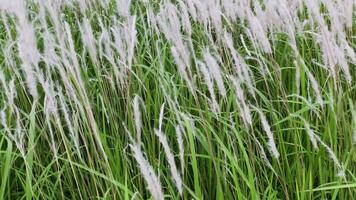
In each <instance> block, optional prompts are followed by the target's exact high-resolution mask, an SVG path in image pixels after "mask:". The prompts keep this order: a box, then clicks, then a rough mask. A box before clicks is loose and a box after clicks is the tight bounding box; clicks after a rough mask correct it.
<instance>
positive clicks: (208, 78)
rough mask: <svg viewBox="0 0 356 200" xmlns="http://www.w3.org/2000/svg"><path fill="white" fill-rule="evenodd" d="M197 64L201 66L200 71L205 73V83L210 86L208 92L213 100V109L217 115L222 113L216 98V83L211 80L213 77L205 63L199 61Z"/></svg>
mask: <svg viewBox="0 0 356 200" xmlns="http://www.w3.org/2000/svg"><path fill="white" fill-rule="evenodd" d="M197 64H198V66H199V69H200V71H201V72H202V73H203V77H204V80H205V83H206V85H207V86H208V91H209V93H210V100H211V109H212V110H213V111H214V112H216V113H220V108H219V104H218V103H217V101H216V97H215V92H214V83H213V81H212V80H211V75H210V73H209V71H208V69H207V67H206V65H205V63H203V62H200V61H198V62H197Z"/></svg>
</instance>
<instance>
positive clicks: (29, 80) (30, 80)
mask: <svg viewBox="0 0 356 200" xmlns="http://www.w3.org/2000/svg"><path fill="white" fill-rule="evenodd" d="M0 10H3V11H5V12H8V13H11V14H15V15H16V17H17V18H18V23H17V24H16V30H17V33H18V38H17V44H18V55H19V57H20V59H21V61H22V64H21V67H22V70H23V71H24V73H25V76H26V84H27V88H28V90H29V93H30V94H31V96H32V97H33V99H37V98H38V92H37V84H36V82H37V80H36V69H37V64H38V62H39V60H40V54H39V52H38V49H37V46H36V39H35V33H34V29H33V27H32V26H31V22H30V21H29V20H28V18H27V17H26V16H27V10H26V6H25V2H24V1H21V0H14V1H5V0H2V1H0Z"/></svg>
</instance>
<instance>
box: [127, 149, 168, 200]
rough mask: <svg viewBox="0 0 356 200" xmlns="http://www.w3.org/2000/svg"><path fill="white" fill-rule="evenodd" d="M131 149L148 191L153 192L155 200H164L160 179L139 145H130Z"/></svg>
mask: <svg viewBox="0 0 356 200" xmlns="http://www.w3.org/2000/svg"><path fill="white" fill-rule="evenodd" d="M130 147H131V150H132V151H133V153H134V157H135V159H136V162H137V163H138V165H139V168H140V170H141V173H142V175H143V177H144V179H145V180H146V182H147V187H148V190H149V191H150V192H151V195H152V197H153V199H155V200H163V199H164V197H163V192H162V187H161V183H160V181H159V178H158V176H157V175H156V173H155V172H154V170H153V168H152V166H151V165H150V164H149V162H148V161H147V160H146V159H145V157H144V156H143V153H142V152H141V149H140V146H139V145H138V144H137V143H133V144H130Z"/></svg>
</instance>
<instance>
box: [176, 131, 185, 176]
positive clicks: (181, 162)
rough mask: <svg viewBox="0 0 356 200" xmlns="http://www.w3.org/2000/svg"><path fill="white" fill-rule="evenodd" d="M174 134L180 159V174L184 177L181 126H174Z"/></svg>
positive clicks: (182, 132)
mask: <svg viewBox="0 0 356 200" xmlns="http://www.w3.org/2000/svg"><path fill="white" fill-rule="evenodd" d="M176 134H177V141H178V148H179V158H180V166H181V174H182V176H183V175H184V140H183V137H184V134H185V133H184V129H183V127H182V126H181V125H177V126H176Z"/></svg>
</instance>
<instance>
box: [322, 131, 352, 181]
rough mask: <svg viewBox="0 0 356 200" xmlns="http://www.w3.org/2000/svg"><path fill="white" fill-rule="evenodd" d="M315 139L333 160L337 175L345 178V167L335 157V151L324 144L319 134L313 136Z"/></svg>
mask: <svg viewBox="0 0 356 200" xmlns="http://www.w3.org/2000/svg"><path fill="white" fill-rule="evenodd" d="M315 139H316V140H317V141H318V142H319V143H320V144H321V145H322V146H323V147H324V148H325V149H326V151H327V153H328V155H329V157H330V159H331V160H332V161H333V163H334V165H335V167H336V169H337V171H338V172H337V176H338V177H341V178H345V176H346V175H345V169H344V167H343V166H342V165H341V163H340V161H339V159H338V158H337V157H336V155H335V153H334V152H333V150H332V149H331V148H330V147H329V146H328V145H327V144H325V143H324V142H323V141H322V140H321V138H320V137H319V136H317V135H316V136H315Z"/></svg>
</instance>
